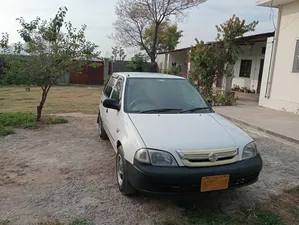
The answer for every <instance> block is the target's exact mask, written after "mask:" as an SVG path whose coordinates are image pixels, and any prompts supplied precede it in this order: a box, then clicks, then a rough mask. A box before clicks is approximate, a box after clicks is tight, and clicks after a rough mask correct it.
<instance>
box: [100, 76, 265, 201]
mask: <svg viewBox="0 0 299 225" xmlns="http://www.w3.org/2000/svg"><path fill="white" fill-rule="evenodd" d="M97 122H98V125H99V131H100V137H101V138H102V139H109V140H110V141H111V144H112V146H113V148H114V150H115V152H116V176H117V182H118V186H119V189H120V191H121V192H122V193H123V194H124V195H131V194H134V193H135V192H137V191H141V192H147V193H167V194H169V193H172V194H177V193H197V192H207V191H218V190H225V189H231V188H238V187H242V186H245V185H249V184H252V183H254V182H256V181H257V180H258V177H259V174H260V171H261V169H262V159H261V156H260V154H259V153H258V151H257V148H256V144H255V142H254V140H253V139H252V138H251V137H250V136H249V135H247V134H246V133H245V132H244V131H242V130H241V129H239V128H238V127H237V126H235V125H234V124H233V123H231V122H230V121H228V120H226V119H224V118H223V117H221V116H220V115H218V114H217V113H215V112H214V111H213V109H212V108H211V106H210V105H209V104H208V103H207V102H206V101H205V100H204V99H203V97H202V96H201V95H200V93H199V92H198V90H196V88H195V87H194V86H192V85H191V84H190V83H189V82H188V81H187V80H186V79H184V78H181V77H178V76H172V75H165V74H155V73H117V74H113V75H112V76H111V78H110V80H109V81H108V82H107V84H106V86H105V88H104V91H103V95H102V99H101V104H100V105H99V115H98V121H97Z"/></svg>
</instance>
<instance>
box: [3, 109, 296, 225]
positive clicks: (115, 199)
mask: <svg viewBox="0 0 299 225" xmlns="http://www.w3.org/2000/svg"><path fill="white" fill-rule="evenodd" d="M68 119H69V121H70V122H69V123H68V124H64V125H54V126H48V127H45V128H43V129H40V130H34V131H32V130H19V131H18V132H17V134H15V135H12V136H8V137H6V138H1V139H0V221H1V220H5V219H8V220H9V221H10V223H9V224H20V225H21V224H22V225H24V224H37V223H38V222H41V221H51V220H53V219H58V220H60V221H71V220H74V219H85V220H88V221H90V222H93V223H94V224H111V225H112V224H113V225H115V224H126V225H131V224H134V225H135V224H156V222H160V221H163V220H165V219H168V218H172V219H175V220H178V219H180V215H181V212H182V211H183V208H186V207H185V206H186V205H192V204H194V203H198V202H201V204H203V205H205V204H209V205H211V202H212V204H215V205H220V206H221V207H222V209H223V210H224V211H227V212H228V213H233V212H235V210H237V209H238V207H239V206H241V205H243V206H251V205H252V204H254V203H256V202H258V201H264V200H267V199H269V196H270V195H271V194H278V193H280V192H281V191H282V190H283V189H284V188H291V187H294V186H296V185H299V166H298V161H299V149H298V148H297V147H296V146H290V145H287V144H285V143H281V142H278V141H276V140H271V139H268V138H265V137H263V136H261V135H259V134H253V133H252V135H253V137H254V138H255V139H256V140H257V143H258V146H259V148H260V151H261V152H262V154H263V156H264V157H263V158H264V164H265V166H264V170H263V172H262V174H261V179H260V181H259V182H258V183H256V184H255V185H252V186H250V187H245V188H242V189H238V190H232V191H225V192H219V193H208V194H205V195H201V196H198V197H196V198H194V197H191V196H190V197H188V196H181V197H176V198H174V197H149V196H139V197H135V198H131V199H130V198H126V197H123V196H122V195H121V194H120V193H119V191H118V188H117V185H116V180H115V176H114V164H115V163H114V152H113V150H112V147H111V145H110V143H109V142H103V141H101V140H100V139H99V138H98V133H97V127H96V122H95V121H96V118H95V117H93V116H85V115H77V114H72V115H71V117H68Z"/></svg>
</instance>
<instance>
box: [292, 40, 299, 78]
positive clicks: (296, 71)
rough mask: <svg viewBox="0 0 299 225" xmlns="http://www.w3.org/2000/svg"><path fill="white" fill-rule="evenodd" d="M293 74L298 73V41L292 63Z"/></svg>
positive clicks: (298, 41)
mask: <svg viewBox="0 0 299 225" xmlns="http://www.w3.org/2000/svg"><path fill="white" fill-rule="evenodd" d="M292 71H293V73H299V40H297V42H296V49H295V56H294V62H293V70H292Z"/></svg>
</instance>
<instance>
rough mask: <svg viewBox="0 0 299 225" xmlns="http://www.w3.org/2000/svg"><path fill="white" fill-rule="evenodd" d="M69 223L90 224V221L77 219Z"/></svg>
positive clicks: (76, 224)
mask: <svg viewBox="0 0 299 225" xmlns="http://www.w3.org/2000/svg"><path fill="white" fill-rule="evenodd" d="M69 225H90V223H88V222H87V221H85V220H75V221H73V222H71V223H70V224H69Z"/></svg>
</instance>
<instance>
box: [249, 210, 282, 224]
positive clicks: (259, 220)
mask: <svg viewBox="0 0 299 225" xmlns="http://www.w3.org/2000/svg"><path fill="white" fill-rule="evenodd" d="M253 213H254V216H253V217H252V220H251V224H253V225H286V223H284V222H283V220H282V219H281V217H280V216H279V215H278V214H276V213H274V212H272V211H269V210H266V209H261V208H256V209H255V210H254V211H253Z"/></svg>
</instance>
